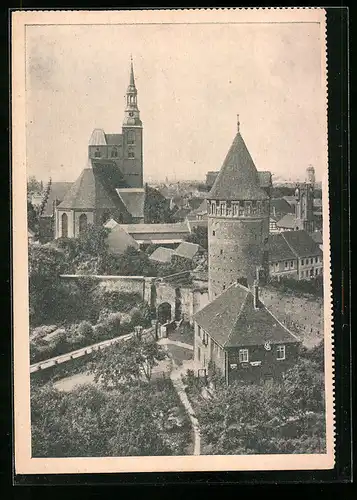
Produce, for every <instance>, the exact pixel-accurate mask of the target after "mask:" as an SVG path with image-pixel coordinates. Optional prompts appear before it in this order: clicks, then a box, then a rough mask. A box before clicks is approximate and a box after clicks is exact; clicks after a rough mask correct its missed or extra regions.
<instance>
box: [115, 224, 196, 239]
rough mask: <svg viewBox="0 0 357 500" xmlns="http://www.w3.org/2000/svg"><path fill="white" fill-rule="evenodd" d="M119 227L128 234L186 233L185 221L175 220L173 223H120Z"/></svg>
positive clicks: (187, 230)
mask: <svg viewBox="0 0 357 500" xmlns="http://www.w3.org/2000/svg"><path fill="white" fill-rule="evenodd" d="M121 227H122V228H123V229H125V231H126V232H127V233H129V234H140V233H151V234H152V235H153V236H155V235H156V234H166V233H188V232H189V229H188V225H187V223H183V222H177V223H175V224H121Z"/></svg>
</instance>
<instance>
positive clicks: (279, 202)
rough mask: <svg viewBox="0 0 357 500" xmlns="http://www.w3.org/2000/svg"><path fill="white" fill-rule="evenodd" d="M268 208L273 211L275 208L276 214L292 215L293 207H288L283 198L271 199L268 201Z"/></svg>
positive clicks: (288, 204)
mask: <svg viewBox="0 0 357 500" xmlns="http://www.w3.org/2000/svg"><path fill="white" fill-rule="evenodd" d="M270 208H271V210H273V208H275V212H276V213H277V214H292V213H294V207H292V206H291V205H290V203H288V202H287V201H286V199H285V198H272V199H271V200H270Z"/></svg>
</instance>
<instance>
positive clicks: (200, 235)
mask: <svg viewBox="0 0 357 500" xmlns="http://www.w3.org/2000/svg"><path fill="white" fill-rule="evenodd" d="M186 241H188V242H190V243H196V244H197V245H200V246H201V247H202V248H204V249H205V250H207V249H208V229H207V228H206V227H203V226H197V227H195V228H193V230H192V232H191V233H190V234H189V235H188V236H187V238H186Z"/></svg>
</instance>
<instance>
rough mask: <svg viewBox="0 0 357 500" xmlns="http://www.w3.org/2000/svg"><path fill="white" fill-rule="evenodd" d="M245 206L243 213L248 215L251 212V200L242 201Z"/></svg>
mask: <svg viewBox="0 0 357 500" xmlns="http://www.w3.org/2000/svg"><path fill="white" fill-rule="evenodd" d="M244 206H245V214H246V215H250V214H251V213H252V202H251V201H246V202H245V203H244Z"/></svg>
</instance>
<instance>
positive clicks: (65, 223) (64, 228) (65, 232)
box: [61, 214, 68, 238]
mask: <svg viewBox="0 0 357 500" xmlns="http://www.w3.org/2000/svg"><path fill="white" fill-rule="evenodd" d="M61 219H62V238H67V237H68V215H67V214H62V217H61Z"/></svg>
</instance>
